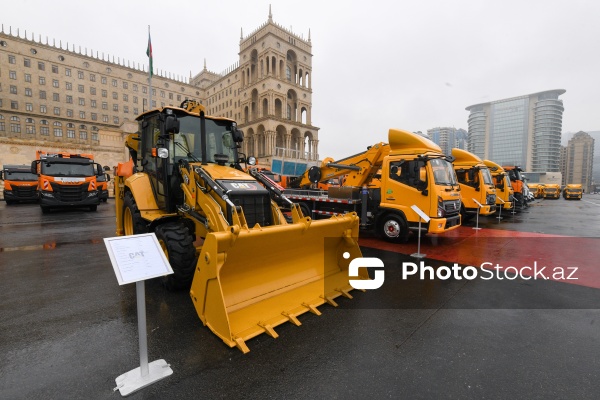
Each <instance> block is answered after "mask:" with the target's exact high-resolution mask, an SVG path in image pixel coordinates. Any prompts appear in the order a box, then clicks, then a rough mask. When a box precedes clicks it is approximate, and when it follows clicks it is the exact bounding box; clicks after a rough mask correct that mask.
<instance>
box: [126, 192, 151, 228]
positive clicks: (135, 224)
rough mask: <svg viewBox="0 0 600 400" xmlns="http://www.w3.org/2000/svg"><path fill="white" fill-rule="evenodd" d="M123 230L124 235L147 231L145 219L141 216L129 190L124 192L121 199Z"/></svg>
mask: <svg viewBox="0 0 600 400" xmlns="http://www.w3.org/2000/svg"><path fill="white" fill-rule="evenodd" d="M123 230H124V231H125V235H137V234H140V233H148V228H147V227H146V221H145V220H144V219H143V218H142V215H141V214H140V210H138V207H137V204H135V199H134V198H133V194H131V192H126V193H125V198H124V199H123Z"/></svg>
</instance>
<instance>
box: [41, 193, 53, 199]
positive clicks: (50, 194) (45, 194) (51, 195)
mask: <svg viewBox="0 0 600 400" xmlns="http://www.w3.org/2000/svg"><path fill="white" fill-rule="evenodd" d="M41 193H42V196H44V197H51V198H54V194H53V193H52V192H41Z"/></svg>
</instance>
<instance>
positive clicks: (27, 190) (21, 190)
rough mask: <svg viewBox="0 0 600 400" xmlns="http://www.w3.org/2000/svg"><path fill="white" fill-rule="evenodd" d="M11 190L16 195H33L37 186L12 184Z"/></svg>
mask: <svg viewBox="0 0 600 400" xmlns="http://www.w3.org/2000/svg"><path fill="white" fill-rule="evenodd" d="M13 192H14V193H15V194H16V195H17V196H18V197H24V198H26V197H35V193H36V192H37V187H35V186H13Z"/></svg>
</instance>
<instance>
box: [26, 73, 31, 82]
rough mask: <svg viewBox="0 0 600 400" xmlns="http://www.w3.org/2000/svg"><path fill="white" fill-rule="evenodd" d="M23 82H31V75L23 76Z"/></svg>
mask: <svg viewBox="0 0 600 400" xmlns="http://www.w3.org/2000/svg"><path fill="white" fill-rule="evenodd" d="M25 82H31V74H25Z"/></svg>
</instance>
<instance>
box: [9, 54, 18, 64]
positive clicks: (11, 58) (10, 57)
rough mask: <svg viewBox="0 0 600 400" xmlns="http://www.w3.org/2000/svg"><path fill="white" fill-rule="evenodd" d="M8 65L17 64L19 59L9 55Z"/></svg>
mask: <svg viewBox="0 0 600 400" xmlns="http://www.w3.org/2000/svg"><path fill="white" fill-rule="evenodd" d="M8 63H9V64H16V63H17V59H16V58H15V56H13V55H9V56H8Z"/></svg>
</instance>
